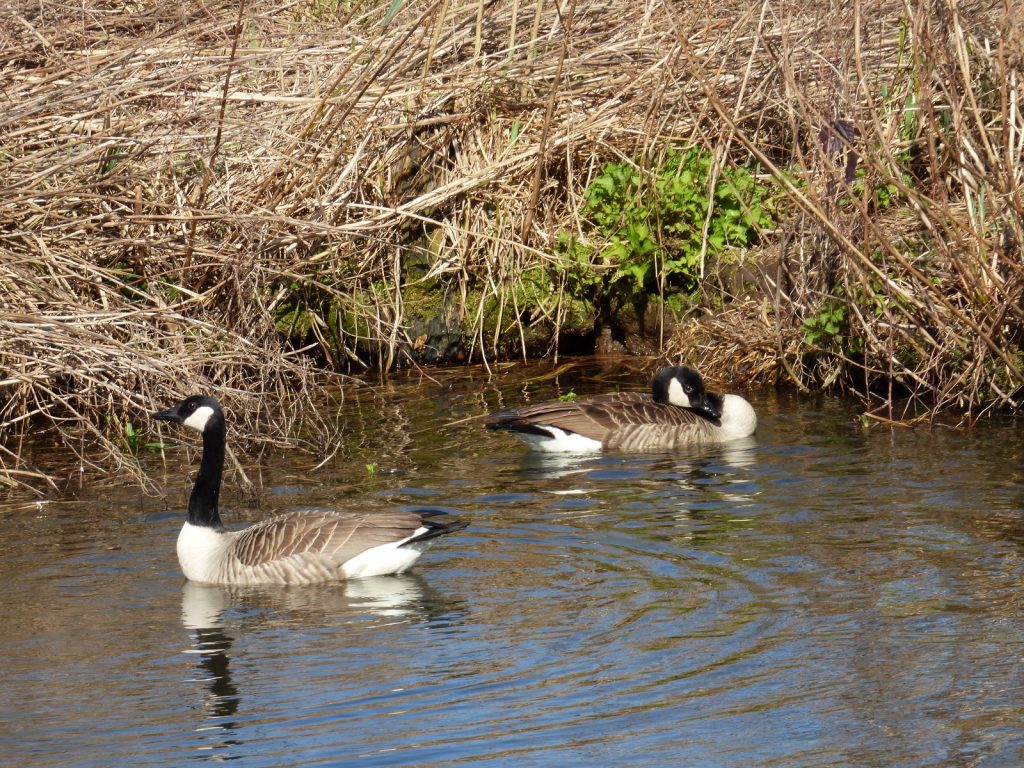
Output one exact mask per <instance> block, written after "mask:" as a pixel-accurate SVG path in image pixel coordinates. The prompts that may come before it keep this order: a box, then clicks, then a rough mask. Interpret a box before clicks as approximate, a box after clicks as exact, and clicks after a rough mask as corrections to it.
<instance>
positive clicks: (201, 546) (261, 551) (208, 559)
mask: <svg viewBox="0 0 1024 768" xmlns="http://www.w3.org/2000/svg"><path fill="white" fill-rule="evenodd" d="M153 418H154V419H157V420H159V421H174V422H177V423H179V424H184V425H185V426H186V427H191V428H192V429H194V430H196V431H197V432H201V433H202V435H203V457H202V460H201V462H200V465H199V476H198V477H197V478H196V482H195V485H194V486H193V488H192V493H191V495H190V496H189V500H188V519H187V520H186V522H185V525H184V526H183V527H182V529H181V533H180V534H179V535H178V547H177V549H178V562H179V563H180V564H181V569H182V571H183V572H184V574H185V577H186V578H188V579H189V580H191V581H198V582H204V583H208V584H312V583H316V582H325V581H339V580H342V579H354V578H361V577H367V576H385V575H388V574H393V573H402V572H403V571H405V570H407V569H408V568H409V567H410V566H411V565H412V564H413V563H414V562H415V561H416V559H417V558H418V557H419V556H420V555H421V554H422V553H423V551H424V550H425V549H426V548H427V547H428V546H430V544H432V543H433V540H434V539H436V538H437V537H439V536H444V535H445V534H449V533H452V532H454V531H458V530H461V529H462V528H465V527H466V525H467V523H465V522H463V521H460V520H446V519H444V513H443V512H439V511H434V510H425V511H419V512H414V511H408V512H403V511H393V512H384V513H379V514H377V513H359V512H344V511H339V510H317V511H303V512H291V513H287V514H284V515H279V516H278V517H274V518H271V519H269V520H264V521H263V522H260V523H256V524H255V525H253V526H250V527H249V528H246V529H244V530H241V531H228V530H225V528H224V526H223V524H222V523H221V520H220V513H219V512H218V509H217V501H218V496H219V494H220V480H221V474H222V472H223V470H224V445H225V440H226V425H225V421H224V412H223V411H222V410H221V408H220V405H219V404H218V403H217V401H216V400H214V399H213V398H212V397H205V396H202V395H194V396H192V397H189V398H186V399H185V400H183V401H182V402H180V403H178V404H177V405H175V406H173V407H171V408H168V409H166V410H163V411H160V412H158V413H154V414H153Z"/></svg>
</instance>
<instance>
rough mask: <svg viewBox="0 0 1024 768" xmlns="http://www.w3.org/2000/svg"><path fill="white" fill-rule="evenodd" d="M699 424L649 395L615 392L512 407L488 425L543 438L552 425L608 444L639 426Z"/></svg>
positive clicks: (493, 416) (687, 412)
mask: <svg viewBox="0 0 1024 768" xmlns="http://www.w3.org/2000/svg"><path fill="white" fill-rule="evenodd" d="M700 421H701V417H700V416H699V415H698V414H696V413H694V412H693V411H690V410H687V409H685V408H678V407H676V406H673V405H665V404H662V403H657V402H655V401H654V398H652V397H651V396H650V395H649V394H647V393H646V392H615V393H611V394H606V395H597V396H595V397H588V398H584V399H582V400H570V401H567V402H562V401H555V402H548V403H537V404H535V405H526V406H522V407H519V408H509V409H506V410H504V411H498V412H496V413H493V414H491V415H490V416H489V417H488V419H487V421H486V422H485V424H486V426H487V427H488V429H508V430H511V431H513V432H534V433H536V434H540V435H548V434H549V433H548V432H546V431H545V430H543V429H541V426H542V425H550V426H553V427H557V428H558V429H562V430H565V431H567V432H574V433H576V434H579V435H583V436H584V437H589V438H590V439H592V440H599V441H601V442H605V441H606V440H607V439H608V437H609V435H611V434H612V433H614V432H616V431H618V430H621V429H626V428H630V427H635V426H639V425H663V426H669V427H681V426H687V425H690V424H696V423H699V422H700Z"/></svg>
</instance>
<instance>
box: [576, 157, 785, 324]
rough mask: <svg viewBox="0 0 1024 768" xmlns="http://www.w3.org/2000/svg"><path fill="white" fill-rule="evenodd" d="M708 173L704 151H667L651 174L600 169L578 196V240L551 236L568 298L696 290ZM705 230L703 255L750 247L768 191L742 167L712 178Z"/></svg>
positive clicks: (631, 166) (617, 166) (766, 214)
mask: <svg viewBox="0 0 1024 768" xmlns="http://www.w3.org/2000/svg"><path fill="white" fill-rule="evenodd" d="M712 173H713V158H712V156H711V154H710V153H708V152H706V151H703V150H701V149H698V148H692V149H689V150H687V151H685V152H680V151H678V150H674V149H673V150H670V151H669V152H668V153H667V154H666V155H665V159H664V162H663V163H662V165H660V166H659V167H658V168H656V169H654V170H652V171H650V172H647V171H644V170H643V169H642V168H641V167H639V166H638V165H637V164H635V163H630V162H621V163H607V164H605V166H604V167H603V168H602V170H601V173H600V174H598V175H597V176H596V177H595V178H594V179H593V181H592V182H591V183H590V185H589V186H588V187H587V189H586V191H585V193H584V200H585V202H584V205H583V208H582V210H581V214H582V215H583V217H584V219H585V221H586V223H587V224H588V225H589V226H587V227H586V229H585V230H584V232H583V233H582V237H581V236H580V235H577V234H570V233H568V232H565V231H563V232H561V233H559V236H558V240H557V252H558V255H559V257H560V260H559V268H560V269H561V271H562V275H563V277H564V278H565V279H566V289H567V292H569V293H570V294H571V295H579V293H580V292H582V293H583V294H584V295H585V294H586V293H588V292H589V293H591V294H594V293H597V294H600V297H601V298H604V299H606V300H608V301H610V302H618V303H620V304H621V303H623V302H627V301H632V302H634V303H635V302H637V301H641V300H643V298H644V297H646V296H648V295H653V294H656V293H658V291H659V288H660V286H661V285H664V286H665V288H666V289H667V290H666V293H667V294H672V293H678V292H682V293H685V294H693V293H695V292H696V291H697V290H698V289H699V283H700V274H701V250H702V249H701V246H702V238H703V236H704V222H705V218H706V216H707V214H708V202H709V186H710V179H711V176H712ZM711 194H713V195H714V207H713V210H712V217H711V220H710V222H709V225H708V230H707V251H706V253H707V255H709V256H711V257H714V256H716V255H718V254H719V253H721V252H722V251H723V250H724V249H726V248H728V247H742V246H748V245H751V244H753V243H755V242H756V241H757V239H758V232H759V230H760V229H761V228H763V227H768V226H771V224H772V222H773V217H772V215H771V212H770V211H769V209H768V205H767V202H768V197H769V194H770V190H769V188H767V187H765V186H762V185H761V184H759V183H758V181H757V180H756V178H755V177H754V175H753V173H752V170H751V169H747V168H742V167H738V168H734V167H726V168H724V169H723V170H722V172H721V173H720V174H719V177H718V180H717V184H716V185H715V188H714V190H713V191H712V192H711Z"/></svg>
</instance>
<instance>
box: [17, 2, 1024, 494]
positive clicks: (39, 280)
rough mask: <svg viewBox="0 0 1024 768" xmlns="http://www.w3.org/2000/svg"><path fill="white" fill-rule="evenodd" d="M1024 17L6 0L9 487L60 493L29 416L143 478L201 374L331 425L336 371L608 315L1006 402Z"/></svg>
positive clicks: (325, 428) (297, 424) (627, 5)
mask: <svg viewBox="0 0 1024 768" xmlns="http://www.w3.org/2000/svg"><path fill="white" fill-rule="evenodd" d="M1022 11H1024V9H1022V8H1021V7H1019V6H1017V5H1016V4H1014V3H1011V2H1005V3H1003V4H1001V5H1000V4H994V5H993V4H989V5H983V6H971V7H969V8H967V7H964V6H963V5H962V4H954V3H949V2H948V1H946V0H909V1H908V2H905V3H895V2H881V3H875V4H872V5H871V6H870V7H865V6H863V5H861V4H853V5H852V6H850V5H849V4H843V3H833V4H831V5H826V6H822V5H821V4H820V3H810V2H802V3H795V4H794V3H774V2H765V3H762V4H759V5H756V6H751V5H749V4H746V3H733V4H729V3H725V4H721V3H719V4H715V5H713V6H700V5H690V6H687V5H685V4H678V3H670V2H666V1H665V0H641V1H640V2H635V1H634V0H628V1H627V0H613V1H612V2H608V3H586V4H584V3H577V2H575V0H569V2H568V3H566V4H564V5H559V4H556V3H548V2H544V0H499V1H498V2H491V3H483V2H474V3H469V2H459V1H458V0H438V1H437V2H428V3H422V4H420V3H406V2H401V1H400V0H396V1H395V2H390V1H384V0H367V1H366V2H359V0H355V2H319V0H318V1H317V2H311V3H300V4H285V5H281V4H279V3H270V2H266V1H265V0H243V1H242V2H237V1H236V2H233V3H228V2H223V1H222V0H212V2H204V3H193V2H188V0H184V1H183V2H180V3H173V4H166V3H129V4H127V5H124V4H115V5H110V4H107V3H102V2H88V1H87V2H83V3H79V4H77V5H74V6H69V5H52V4H44V3H43V4H9V5H7V6H5V7H4V8H2V9H0V22H2V23H0V79H2V81H3V89H2V93H3V94H4V96H3V99H4V109H3V111H2V112H0V157H2V159H3V167H4V184H3V187H2V189H0V483H3V484H7V485H11V486H15V485H26V486H32V487H37V488H42V487H45V485H46V484H47V483H51V484H52V482H53V479H52V475H53V473H52V471H51V470H50V469H49V468H48V467H46V466H44V465H43V464H42V463H41V462H40V461H37V460H36V459H35V458H34V457H33V455H32V454H31V451H30V449H29V447H28V446H30V445H31V441H28V440H26V438H27V437H28V436H29V435H30V434H31V433H32V432H34V433H35V434H38V433H40V432H43V433H52V435H53V436H54V437H55V439H56V440H57V441H58V442H59V443H61V444H62V445H63V446H64V447H66V448H68V449H71V450H73V451H74V452H75V455H77V456H78V457H79V459H80V461H81V464H82V466H83V467H86V466H88V467H96V468H97V469H100V468H110V467H113V466H122V467H125V466H127V467H129V468H131V467H132V466H135V465H134V464H133V460H132V454H133V451H137V450H145V445H146V441H147V438H146V437H145V436H144V435H143V433H142V431H140V428H139V425H140V424H143V423H145V418H146V414H147V413H148V412H149V411H150V410H152V408H153V407H154V406H155V405H158V404H163V403H166V402H168V401H170V400H173V399H175V398H177V397H179V396H182V395H185V394H186V393H189V392H191V391H193V390H196V389H210V390H216V391H217V392H219V393H221V394H222V397H223V398H224V399H225V400H227V401H228V403H229V405H236V406H238V408H237V409H236V412H237V413H239V414H248V416H247V417H246V419H247V420H246V419H242V423H240V425H239V426H240V431H241V432H242V436H243V437H249V438H250V439H259V440H267V439H270V440H280V441H285V440H293V439H294V436H295V435H296V434H300V433H302V434H306V435H312V436H313V437H314V438H315V437H316V436H317V435H320V436H321V437H323V436H327V435H329V434H330V433H331V431H332V429H333V428H332V427H331V426H330V425H327V424H323V423H318V422H315V423H310V422H309V415H310V414H316V413H317V412H318V411H317V409H314V408H304V407H303V405H304V404H308V403H311V402H313V401H314V400H315V399H317V398H318V397H319V396H320V393H321V392H322V391H323V387H322V384H323V379H322V377H324V376H335V377H336V376H341V375H344V374H346V373H351V372H353V371H355V372H359V371H364V370H368V369H382V370H386V369H389V368H391V367H394V366H396V365H406V364H412V363H418V362H434V361H454V360H472V361H483V362H485V363H486V362H487V361H488V360H490V359H493V358H495V357H497V356H511V355H527V354H543V353H557V351H558V349H559V348H560V346H561V349H562V350H563V351H564V350H567V349H587V348H588V345H590V347H589V348H592V345H593V343H594V340H595V339H596V338H598V337H599V335H600V334H601V332H602V331H603V332H604V333H605V334H608V333H609V332H610V333H611V334H612V335H613V336H614V338H615V339H616V340H618V341H619V342H620V343H621V344H622V345H624V346H625V347H626V348H627V349H629V350H631V351H636V352H642V353H649V354H651V353H653V354H657V355H662V356H666V357H672V358H679V357H682V358H685V359H687V360H689V361H691V362H694V363H696V364H699V365H701V366H702V367H703V368H704V370H706V371H707V372H708V374H709V376H710V377H711V378H717V379H721V378H726V377H733V378H738V379H741V380H748V381H762V382H779V381H784V382H792V383H794V384H795V385H797V386H799V387H801V388H804V389H822V388H833V389H845V390H848V391H854V392H858V393H860V394H861V395H862V396H863V397H864V399H865V402H866V404H867V407H868V409H869V410H871V411H872V412H883V413H885V415H886V416H887V417H889V418H899V417H900V416H901V413H902V412H901V411H898V410H896V404H897V403H909V404H911V405H913V406H917V405H923V406H925V407H927V408H929V409H936V410H942V409H950V408H955V409H958V410H960V411H964V412H966V413H968V414H970V415H971V416H977V415H979V414H980V413H983V412H984V411H985V410H987V409H990V408H996V407H1013V408H1015V407H1016V406H1017V403H1018V394H1019V393H1018V390H1019V388H1020V387H1021V385H1022V383H1024V377H1022V370H1024V353H1022V348H1024V346H1022V345H1024V334H1022V329H1024V308H1022V306H1021V302H1020V300H1019V299H1020V294H1021V289H1022V284H1024V269H1022V263H1021V242H1022V234H1024V232H1022V223H1024V215H1022V213H1024V211H1022V198H1021V192H1020V189H1021V175H1022V173H1024V163H1022V162H1021V155H1022V151H1024V117H1022V112H1021V104H1020V88H1021V76H1022V69H1024V68H1022V61H1024V50H1022V49H1024V42H1022V41H1024V34H1022V33H1024V21H1022V19H1024V12H1022ZM271 414H273V415H271ZM257 427H259V428H257ZM30 431H31V432H30Z"/></svg>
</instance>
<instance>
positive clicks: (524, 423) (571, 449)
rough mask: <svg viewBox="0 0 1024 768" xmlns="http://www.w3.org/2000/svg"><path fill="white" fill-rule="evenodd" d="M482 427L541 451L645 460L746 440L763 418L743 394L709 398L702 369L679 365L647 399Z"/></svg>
mask: <svg viewBox="0 0 1024 768" xmlns="http://www.w3.org/2000/svg"><path fill="white" fill-rule="evenodd" d="M484 423H485V425H486V426H487V428H488V429H507V430H509V431H510V432H512V433H513V434H514V435H515V436H516V437H518V438H520V439H521V440H522V441H523V442H525V443H526V444H527V445H529V446H530V447H531V448H532V449H533V450H535V451H542V452H547V453H587V452H592V451H600V450H609V451H621V452H627V453H628V452H633V453H639V452H644V451H670V450H673V449H677V448H685V447H687V446H693V445H703V444H709V443H722V442H726V441H729V440H735V439H738V438H741V437H748V436H750V435H752V434H754V430H755V429H757V416H756V415H755V413H754V409H753V408H752V407H751V405H750V403H748V402H747V401H746V400H744V399H743V398H742V397H740V396H739V395H719V394H715V393H713V392H707V391H706V390H705V389H704V380H703V379H702V378H701V375H700V374H699V373H698V372H697V371H696V370H694V369H693V368H690V367H688V366H679V367H670V368H663V369H661V370H660V371H658V373H657V375H656V376H655V377H654V380H653V382H652V383H651V391H650V392H649V393H647V392H613V393H610V394H605V395H596V396H594V397H585V398H581V399H579V400H569V401H561V400H556V401H553V402H546V403H538V404H536V405H524V406H520V407H518V408H508V409H505V410H502V411H496V412H495V413H492V414H491V415H490V416H488V417H487V420H486V421H485V422H484Z"/></svg>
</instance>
